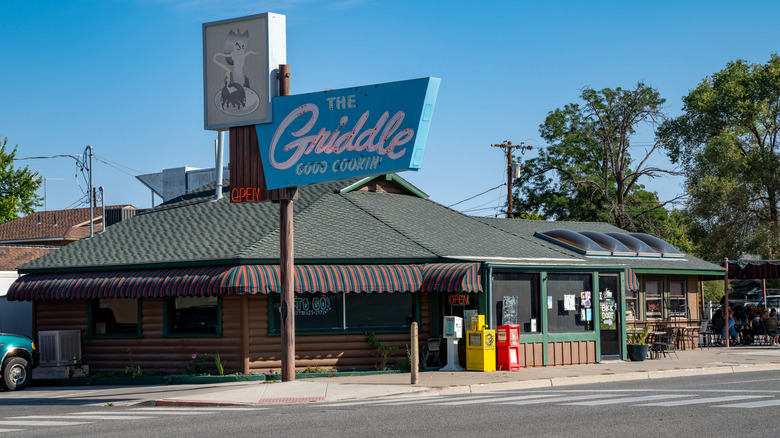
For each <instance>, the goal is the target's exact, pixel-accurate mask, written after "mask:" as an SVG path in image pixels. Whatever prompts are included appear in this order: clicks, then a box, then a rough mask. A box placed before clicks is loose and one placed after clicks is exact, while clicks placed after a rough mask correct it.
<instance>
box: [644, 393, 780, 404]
mask: <svg viewBox="0 0 780 438" xmlns="http://www.w3.org/2000/svg"><path fill="white" fill-rule="evenodd" d="M756 397H762V398H763V397H769V396H768V395H760V396H755V395H725V396H720V397H706V398H695V399H690V400H673V401H666V402H655V403H642V404H639V405H637V406H684V405H700V404H705V403H719V402H727V401H734V400H746V399H755V398H756Z"/></svg>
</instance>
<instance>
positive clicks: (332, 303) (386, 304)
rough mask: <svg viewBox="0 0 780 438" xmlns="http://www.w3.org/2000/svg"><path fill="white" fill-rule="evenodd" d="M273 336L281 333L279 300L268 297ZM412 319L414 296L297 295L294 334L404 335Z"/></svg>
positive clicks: (272, 296) (370, 294)
mask: <svg viewBox="0 0 780 438" xmlns="http://www.w3.org/2000/svg"><path fill="white" fill-rule="evenodd" d="M271 303H272V306H273V309H274V311H273V318H272V319H273V321H272V326H271V327H272V330H271V332H272V333H279V332H280V331H281V322H280V318H279V308H280V306H281V296H280V295H279V294H273V295H271ZM413 321H415V318H414V295H412V294H401V293H385V294H379V293H367V294H343V293H327V294H322V293H318V294H296V296H295V332H296V333H306V332H323V331H353V332H363V331H366V330H379V331H406V330H408V329H409V325H410V324H411V323H412V322H413Z"/></svg>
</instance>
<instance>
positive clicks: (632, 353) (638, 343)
mask: <svg viewBox="0 0 780 438" xmlns="http://www.w3.org/2000/svg"><path fill="white" fill-rule="evenodd" d="M634 329H635V330H634V331H633V332H632V333H628V335H627V337H626V351H627V352H628V358H629V359H631V360H633V361H643V360H645V358H646V357H647V347H648V345H647V334H648V332H649V330H650V325H649V324H647V325H645V328H644V330H642V331H641V332H637V331H636V325H634Z"/></svg>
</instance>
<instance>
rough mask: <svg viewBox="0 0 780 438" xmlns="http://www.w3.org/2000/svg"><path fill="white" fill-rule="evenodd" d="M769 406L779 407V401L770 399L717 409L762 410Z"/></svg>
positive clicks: (721, 406) (734, 404)
mask: <svg viewBox="0 0 780 438" xmlns="http://www.w3.org/2000/svg"><path fill="white" fill-rule="evenodd" d="M769 406H780V399H776V398H773V399H770V400H758V401H754V402H746V403H732V404H728V405H717V407H719V408H764V407H769Z"/></svg>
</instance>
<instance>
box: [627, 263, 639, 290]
mask: <svg viewBox="0 0 780 438" xmlns="http://www.w3.org/2000/svg"><path fill="white" fill-rule="evenodd" d="M626 290H627V291H637V290H639V280H638V279H637V278H636V274H634V271H633V269H631V268H626Z"/></svg>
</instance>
